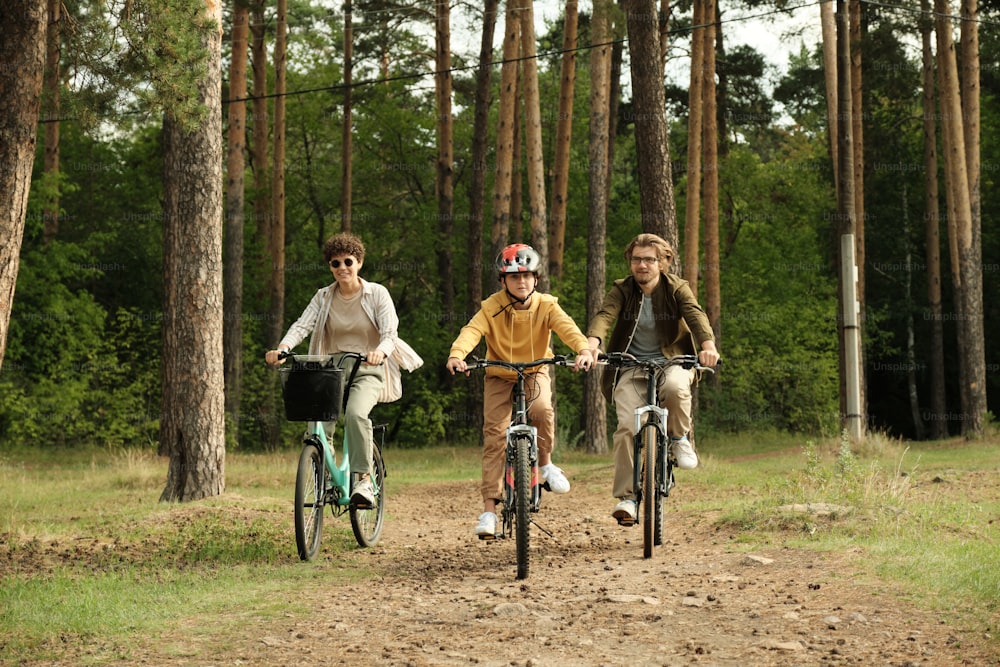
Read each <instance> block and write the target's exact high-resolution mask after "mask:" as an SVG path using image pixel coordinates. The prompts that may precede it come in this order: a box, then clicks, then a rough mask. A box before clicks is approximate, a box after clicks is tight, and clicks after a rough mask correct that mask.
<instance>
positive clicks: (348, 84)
mask: <svg viewBox="0 0 1000 667" xmlns="http://www.w3.org/2000/svg"><path fill="white" fill-rule="evenodd" d="M351 12H352V9H351V0H346V2H344V118H343V121H342V122H343V124H342V125H341V133H340V137H341V140H340V151H341V156H340V169H341V172H340V229H341V231H344V232H349V231H351V208H352V206H353V204H352V201H353V195H352V190H353V185H352V181H353V176H352V175H353V171H354V167H353V165H354V162H353V155H354V146H353V141H354V127H353V125H354V118H353V116H354V87H353V78H354V17H353V15H352V13H351Z"/></svg>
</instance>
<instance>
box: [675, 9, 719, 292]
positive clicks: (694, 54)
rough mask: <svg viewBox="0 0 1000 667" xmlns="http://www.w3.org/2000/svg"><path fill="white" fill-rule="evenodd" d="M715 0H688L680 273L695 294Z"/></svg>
mask: <svg viewBox="0 0 1000 667" xmlns="http://www.w3.org/2000/svg"><path fill="white" fill-rule="evenodd" d="M709 2H714V0H694V2H693V3H691V25H692V26H693V28H692V30H691V72H690V78H691V83H690V84H689V86H688V146H687V170H686V171H687V197H686V201H687V209H686V210H685V213H684V252H683V253H681V257H682V258H683V260H682V265H681V275H683V276H684V280H686V281H688V284H689V285H691V289H692V290H693V291H694V293H695V294H697V293H698V277H699V275H698V274H699V272H700V266H701V257H700V248H701V179H702V167H701V154H702V150H701V140H702V122H703V117H704V114H703V109H702V102H703V99H704V96H703V94H702V91H703V90H704V87H705V76H704V74H703V72H704V70H705V38H704V37H703V33H704V32H705V29H706V26H705V11H706V8H707V7H706V6H707V5H708V3H709Z"/></svg>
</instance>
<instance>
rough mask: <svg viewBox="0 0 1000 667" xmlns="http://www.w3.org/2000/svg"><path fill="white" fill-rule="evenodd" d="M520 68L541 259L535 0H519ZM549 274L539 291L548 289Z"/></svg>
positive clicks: (544, 227)
mask: <svg viewBox="0 0 1000 667" xmlns="http://www.w3.org/2000/svg"><path fill="white" fill-rule="evenodd" d="M520 9H521V56H522V57H521V66H522V69H523V75H524V130H525V137H524V140H525V142H524V143H525V157H526V162H527V166H528V170H527V172H528V173H527V175H528V200H529V207H530V212H531V245H532V246H534V248H535V250H537V251H538V253H539V254H540V255H541V256H542V257H548V255H549V227H548V210H547V206H546V197H545V152H544V146H543V145H542V109H541V100H540V98H539V92H538V61H537V59H536V58H535V54H536V46H535V18H534V17H535V14H534V0H521V4H520ZM549 278H550V277H549V275H548V272H547V271H546V272H544V273H542V275H541V277H540V279H539V281H538V288H539V289H540V290H542V291H543V292H547V291H549V289H550V281H549Z"/></svg>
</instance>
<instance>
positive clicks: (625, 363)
mask: <svg viewBox="0 0 1000 667" xmlns="http://www.w3.org/2000/svg"><path fill="white" fill-rule="evenodd" d="M597 360H598V362H601V361H603V362H604V363H606V364H607V365H608V366H614V367H616V368H645V369H646V370H657V369H661V368H668V367H670V366H680V367H682V368H685V369H687V370H691V369H694V370H698V371H708V372H709V373H714V372H715V367H713V366H705V365H703V364H702V363H701V362H700V361H698V355H695V354H679V355H677V356H676V357H670V358H669V359H666V360H659V359H638V358H636V357H635V356H634V355H632V354H629V353H628V352H608V353H606V354H599V355H598V356H597ZM721 365H722V359H719V361H718V362H717V363H716V367H717V366H721Z"/></svg>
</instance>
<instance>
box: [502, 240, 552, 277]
mask: <svg viewBox="0 0 1000 667" xmlns="http://www.w3.org/2000/svg"><path fill="white" fill-rule="evenodd" d="M541 265H542V258H541V256H539V254H538V252H537V251H536V250H535V249H534V248H532V247H531V246H530V245H526V244H524V243H513V244H511V245H509V246H507V247H506V248H504V249H503V250H501V251H500V254H499V255H497V259H496V269H497V271H498V272H499V273H500V274H501V275H503V274H505V273H526V272H530V273H538V271H539V269H540V268H541Z"/></svg>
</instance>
